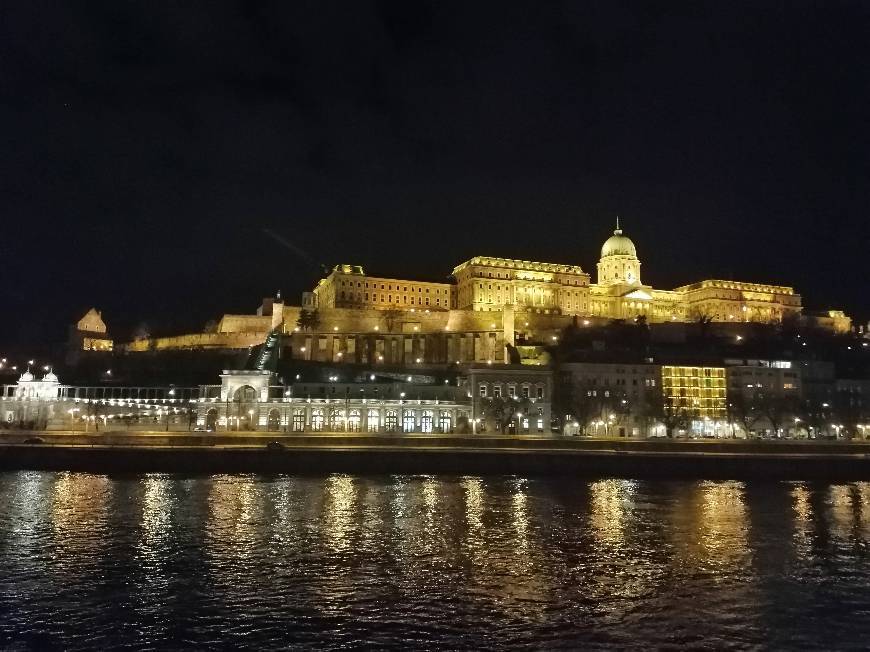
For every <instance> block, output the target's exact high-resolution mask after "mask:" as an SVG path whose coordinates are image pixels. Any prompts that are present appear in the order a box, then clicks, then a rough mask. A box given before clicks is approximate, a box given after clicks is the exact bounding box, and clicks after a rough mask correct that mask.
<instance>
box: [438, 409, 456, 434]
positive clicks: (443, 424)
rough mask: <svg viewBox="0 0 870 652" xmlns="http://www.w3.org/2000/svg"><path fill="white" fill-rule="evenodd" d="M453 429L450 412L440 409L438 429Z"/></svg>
mask: <svg viewBox="0 0 870 652" xmlns="http://www.w3.org/2000/svg"><path fill="white" fill-rule="evenodd" d="M452 429H453V424H452V423H451V419H450V413H449V412H447V411H446V410H441V412H440V413H439V414H438V430H440V431H441V432H450V431H451V430H452Z"/></svg>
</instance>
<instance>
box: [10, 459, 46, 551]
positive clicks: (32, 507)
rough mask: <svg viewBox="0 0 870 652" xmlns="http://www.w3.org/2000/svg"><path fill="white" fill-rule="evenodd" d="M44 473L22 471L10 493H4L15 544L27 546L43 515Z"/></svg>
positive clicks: (37, 529)
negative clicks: (8, 504) (9, 507)
mask: <svg viewBox="0 0 870 652" xmlns="http://www.w3.org/2000/svg"><path fill="white" fill-rule="evenodd" d="M45 484H46V481H45V474H43V473H38V472H35V471H28V472H22V473H20V474H19V477H18V479H17V480H16V482H15V483H14V484H12V485H11V489H12V491H11V495H4V496H3V499H4V502H6V501H7V500H8V501H9V503H10V506H11V510H10V512H11V513H10V518H11V519H12V523H11V530H12V536H13V538H14V539H15V545H16V546H27V545H29V543H30V542H31V541H32V540H33V538H34V537H35V535H36V534H37V532H38V531H39V529H40V524H41V521H42V519H43V517H44V515H43V513H42V512H43V510H44V509H45V507H46V506H45V501H44V500H43V499H42V498H43V496H44V495H45Z"/></svg>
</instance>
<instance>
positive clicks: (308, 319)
mask: <svg viewBox="0 0 870 652" xmlns="http://www.w3.org/2000/svg"><path fill="white" fill-rule="evenodd" d="M296 325H297V326H298V327H299V328H300V329H301V330H303V331H312V330H317V328H318V327H319V326H320V313H319V312H318V311H317V308H315V309H314V310H310V311H309V310H305V308H303V309H302V310H300V311H299V317H298V319H296Z"/></svg>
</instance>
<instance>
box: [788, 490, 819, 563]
mask: <svg viewBox="0 0 870 652" xmlns="http://www.w3.org/2000/svg"><path fill="white" fill-rule="evenodd" d="M791 497H792V500H793V501H794V508H793V509H794V544H795V548H796V550H797V553H798V555H799V556H806V555H808V554H809V553H810V551H811V547H812V533H813V521H814V514H813V505H812V492H811V491H810V489H809V487H808V485H807V483H805V482H800V483H798V484H796V485H795V486H794V488H793V489H792V491H791Z"/></svg>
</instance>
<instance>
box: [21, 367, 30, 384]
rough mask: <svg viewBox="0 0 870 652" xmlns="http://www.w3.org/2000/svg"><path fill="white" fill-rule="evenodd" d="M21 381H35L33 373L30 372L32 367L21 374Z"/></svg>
mask: <svg viewBox="0 0 870 652" xmlns="http://www.w3.org/2000/svg"><path fill="white" fill-rule="evenodd" d="M18 382H19V383H30V382H33V374H32V373H30V369H28V370H27V371H25V372H24V373H23V374H21V378H19V379H18Z"/></svg>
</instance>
